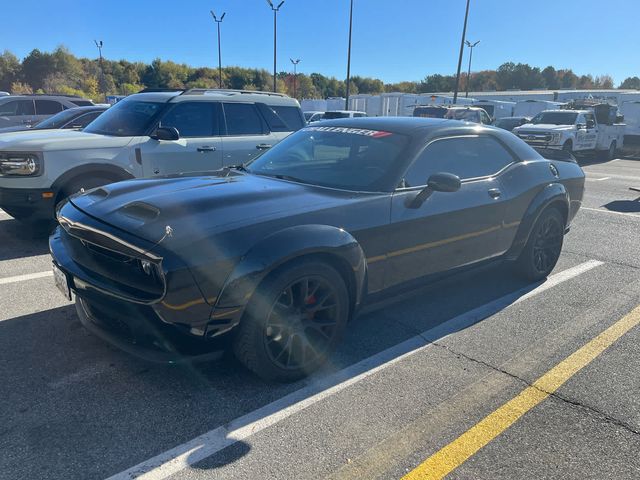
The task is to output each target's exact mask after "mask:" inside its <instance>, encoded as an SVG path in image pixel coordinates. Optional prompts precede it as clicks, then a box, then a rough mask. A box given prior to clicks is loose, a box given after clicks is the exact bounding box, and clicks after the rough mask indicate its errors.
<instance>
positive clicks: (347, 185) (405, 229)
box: [50, 118, 584, 378]
mask: <svg viewBox="0 0 640 480" xmlns="http://www.w3.org/2000/svg"><path fill="white" fill-rule="evenodd" d="M309 145H310V146H311V147H310V150H309V149H307V147H308V146H309ZM305 149H307V150H305ZM305 152H307V153H305ZM308 152H312V153H308ZM341 152H343V153H341ZM343 154H344V155H347V156H345V157H344V158H342V157H340V156H341V155H343ZM308 155H313V161H314V162H315V163H314V164H313V166H309V164H308V163H306V162H309V161H310V160H309V158H311V157H308ZM337 157H340V160H336V158H337ZM314 168H315V170H314ZM443 172H444V173H443ZM305 175H307V177H305ZM316 179H317V180H316ZM427 180H428V181H427ZM583 190H584V174H583V172H582V170H581V168H580V167H579V166H578V165H577V164H576V163H574V162H572V161H549V160H546V159H544V158H543V157H541V156H540V155H539V154H538V153H537V152H535V151H534V150H533V149H532V148H530V147H529V146H528V145H526V144H525V143H524V142H522V141H521V140H520V139H518V138H517V137H515V136H514V135H512V134H510V133H508V132H506V131H504V130H500V129H497V128H493V127H485V126H480V125H477V124H471V123H464V122H459V121H451V120H449V121H447V120H435V119H419V118H418V119H416V118H404V119H402V118H395V119H389V118H387V119H385V118H368V119H350V120H335V121H328V122H320V123H318V124H315V125H314V126H308V127H306V128H303V129H302V130H300V131H299V132H297V133H295V134H293V135H291V136H290V137H288V138H287V139H286V140H284V141H283V142H281V143H280V144H278V145H277V146H275V147H274V148H273V149H271V150H270V151H268V152H267V153H265V154H263V155H262V156H261V157H259V158H258V159H257V160H255V161H254V162H253V163H251V164H249V165H248V171H247V167H245V166H239V167H237V168H226V169H224V170H220V171H217V172H213V173H209V174H206V175H191V174H190V175H189V176H174V177H165V178H161V179H147V180H130V181H125V182H120V183H116V184H112V185H108V186H105V187H100V188H98V189H95V190H93V191H89V192H87V193H84V194H81V195H79V196H75V197H73V198H71V199H70V200H69V202H68V203H66V205H64V206H63V207H62V208H61V209H60V211H59V212H58V220H59V223H60V227H58V229H57V231H56V232H55V233H54V234H53V235H52V236H51V238H50V249H51V252H52V255H53V260H54V265H55V267H56V269H59V270H60V271H62V272H63V273H64V276H65V277H66V279H63V280H62V282H63V283H64V282H66V283H68V285H69V286H70V288H71V289H72V290H73V291H75V293H76V295H77V307H78V312H79V315H80V318H81V320H82V321H83V323H84V324H85V325H86V326H87V327H88V328H90V329H91V330H92V331H94V332H96V333H98V334H99V335H102V336H103V337H105V338H107V339H108V340H110V341H112V342H114V343H116V344H118V345H119V346H120V347H121V348H124V349H127V350H130V351H134V350H135V353H138V354H142V355H144V356H146V357H155V358H161V359H168V360H177V359H180V358H183V357H182V355H183V352H184V351H186V350H189V349H194V348H195V350H196V352H197V353H202V352H204V351H209V350H211V349H212V348H215V349H217V348H219V346H220V345H219V342H218V344H216V345H215V346H213V345H212V344H210V343H211V342H213V344H215V343H216V339H221V340H220V341H221V342H222V343H224V342H226V340H224V339H225V338H226V336H225V335H222V334H226V333H229V332H234V331H236V330H237V329H238V328H240V331H241V332H242V328H241V327H242V325H243V324H244V323H247V322H249V320H247V315H248V313H247V312H249V311H250V310H251V308H250V307H251V305H252V304H255V302H259V301H260V300H262V299H261V298H256V297H260V296H268V295H269V294H268V293H264V291H265V290H264V289H263V290H260V287H261V286H263V285H264V284H265V282H266V283H269V281H271V282H273V278H274V276H275V277H276V278H277V277H278V275H281V272H282V271H283V270H284V271H287V269H289V270H290V269H291V268H290V265H292V264H294V265H295V264H296V262H298V263H297V264H298V265H300V262H301V261H302V265H306V263H304V261H305V260H306V259H308V258H312V259H314V260H315V262H316V266H315V267H314V268H316V270H318V269H320V270H321V267H322V265H327V266H329V267H330V269H331V270H333V271H334V272H337V274H338V275H339V276H340V278H341V280H340V281H339V283H342V282H344V285H345V288H346V292H347V296H348V300H347V302H348V305H347V310H348V311H347V314H348V315H347V316H348V317H352V316H353V315H354V314H355V313H356V312H357V309H358V306H359V305H360V304H361V303H362V302H363V299H364V298H365V297H366V296H367V295H372V294H375V293H377V292H382V291H388V290H389V289H391V288H394V287H397V286H403V285H406V284H408V283H412V282H414V281H417V280H421V279H424V278H425V277H427V278H435V277H439V276H441V275H443V274H447V273H450V272H453V271H458V270H459V269H461V268H467V267H469V266H473V265H477V264H479V263H480V262H486V261H492V260H498V259H500V260H503V259H507V260H514V261H516V260H517V261H518V262H521V263H522V262H523V260H522V258H523V255H524V256H525V257H526V259H525V260H526V262H525V263H526V265H525V267H524V269H525V271H526V272H525V273H527V275H528V276H529V277H530V278H533V279H535V278H541V277H542V276H545V275H546V274H548V272H549V271H550V269H552V268H553V266H554V265H555V261H556V260H557V256H559V254H560V248H561V244H562V243H561V240H562V236H563V235H564V233H565V232H566V231H567V230H568V227H569V224H570V222H571V220H572V219H573V217H574V216H575V214H576V212H577V211H578V209H579V207H580V204H581V201H582V196H583ZM549 212H551V214H552V215H549ZM548 217H553V218H552V219H551V220H554V221H555V224H554V225H552V227H554V228H555V230H554V231H555V233H553V238H551V237H549V238H551V240H550V243H549V245H552V244H553V245H552V247H553V249H554V250H553V252H551V250H550V249H551V248H552V247H551V246H549V249H548V252H551V253H553V255H549V256H548V258H547V257H545V258H547V259H546V260H545V262H546V264H544V265H543V267H544V268H542V267H541V268H540V269H539V271H536V270H535V269H534V270H533V271H532V268H533V267H531V266H530V264H531V262H532V261H534V260H535V259H536V258H537V257H536V255H538V256H540V255H543V254H544V253H545V250H544V248H547V247H545V245H546V244H544V245H543V244H540V245H541V246H540V245H539V246H538V247H539V248H538V247H536V246H535V245H538V244H537V243H536V242H539V240H536V239H537V238H538V234H539V233H540V232H542V231H543V230H544V228H546V227H544V228H543V226H539V224H540V223H541V222H542V223H544V222H543V220H544V221H546V220H548ZM552 223H553V222H552ZM532 232H533V233H532ZM549 235H551V234H549ZM533 237H535V238H533ZM543 240H544V239H543ZM554 242H555V243H554ZM535 248H538V250H535ZM531 249H533V250H531ZM523 252H529V253H526V254H524V253H523ZM531 252H534V253H531ZM535 252H538V253H535ZM541 252H542V253H541ZM529 257H531V259H530V258H529ZM534 257H535V258H534ZM540 258H542V257H540ZM527 262H529V263H527ZM318 263H321V264H322V265H320V266H318V265H317V264H318ZM536 268H537V267H536ZM315 275H316V277H317V278H320V277H322V272H321V271H320V273H317V274H315ZM328 275H329V274H328ZM316 277H314V278H316ZM329 277H330V275H329ZM276 283H277V282H276ZM325 283H331V282H325ZM307 287H308V284H307ZM63 288H65V286H63ZM296 288H302V287H299V286H298V287H296ZM318 288H319V287H318ZM266 291H267V292H268V289H266ZM257 292H262V293H260V294H258V293H257ZM294 293H295V295H296V296H297V295H298V293H297V290H296V292H294V290H293V289H291V293H290V296H291V297H292V300H291V305H294V301H293V296H294ZM283 294H284V293H283ZM338 294H340V292H337V293H336V295H337V296H336V299H338V300H339V295H338ZM305 295H306V294H305ZM311 297H313V295H311V294H310V295H309V298H311ZM279 298H280V297H279ZM302 298H303V299H305V300H304V302H303V303H305V302H307V300H306V298H307V297H306V296H304V295H303V297H302ZM316 300H317V299H315V298H314V301H316ZM338 300H336V302H337V301H338ZM278 301H280V300H278ZM297 301H298V300H297ZM269 302H271V300H269ZM307 303H308V302H307ZM277 305H280V304H279V303H278V304H273V306H271V307H269V305H267V306H265V307H264V309H266V310H268V309H269V308H272V309H275V308H276V306H277ZM305 308H306V307H305V305H298V308H297V310H296V311H297V312H298V313H300V311H301V310H304V309H305ZM255 311H256V310H255V309H254V312H255ZM274 311H275V310H274ZM242 335H244V333H242V334H240V335H238V336H240V337H242ZM242 338H244V337H242ZM134 344H135V347H134ZM185 346H186V347H188V348H186V349H185V348H183V347H185ZM245 347H246V345H245ZM292 348H293V347H292ZM245 353H246V352H245ZM254 360H255V359H254ZM245 363H247V364H248V362H245ZM263 363H264V361H263ZM249 366H250V368H252V369H254V370H255V371H257V372H258V373H259V374H261V375H264V376H266V377H270V378H297V376H299V375H300V374H301V371H296V372H295V373H293V374H292V375H290V376H287V375H278V374H274V373H273V372H268V373H265V372H264V371H260V367H255V365H254V366H251V365H249Z"/></svg>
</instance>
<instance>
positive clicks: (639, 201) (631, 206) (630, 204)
mask: <svg viewBox="0 0 640 480" xmlns="http://www.w3.org/2000/svg"><path fill="white" fill-rule="evenodd" d="M603 208H606V209H607V210H611V211H613V212H621V213H637V212H640V197H638V198H636V199H635V200H614V201H613V202H609V203H607V204H605V205H603Z"/></svg>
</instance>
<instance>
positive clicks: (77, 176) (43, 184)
mask: <svg viewBox="0 0 640 480" xmlns="http://www.w3.org/2000/svg"><path fill="white" fill-rule="evenodd" d="M302 126H304V117H303V116H302V111H301V110H300V106H299V104H298V102H297V101H296V100H295V99H292V98H289V97H287V96H285V95H281V94H274V93H260V92H245V91H231V90H203V89H193V90H187V91H179V92H175V91H172V92H154V93H140V94H136V95H130V96H129V97H127V98H125V99H123V100H121V101H120V102H118V103H117V104H115V105H114V106H113V107H111V108H109V109H108V110H107V111H106V112H105V113H103V114H102V115H100V116H99V117H98V118H97V119H96V120H94V121H93V122H91V123H90V124H89V125H88V126H87V127H86V128H85V129H84V130H83V131H80V132H70V131H62V130H61V131H46V132H44V131H40V132H38V131H33V132H20V133H19V134H18V133H16V134H14V136H12V135H2V136H0V208H2V209H4V210H5V211H6V212H7V213H8V214H9V215H11V216H12V217H14V218H17V219H21V220H28V221H31V222H34V221H35V222H39V221H40V220H43V219H45V220H48V219H53V217H54V209H55V205H57V204H58V203H59V202H61V201H62V200H64V199H65V198H66V197H68V196H69V195H70V194H72V193H75V192H78V191H79V190H81V189H83V188H84V189H89V188H93V187H97V186H100V185H105V184H107V183H112V182H116V181H119V180H124V179H128V178H136V177H156V176H162V175H167V174H177V173H186V172H194V171H208V170H216V169H219V168H222V167H223V166H224V165H231V164H241V163H245V162H248V161H250V160H251V159H252V158H254V157H255V156H257V155H258V154H259V153H261V152H263V151H264V150H266V149H269V148H271V146H272V145H275V144H276V143H278V142H279V141H280V140H282V139H283V138H285V137H286V136H287V135H289V134H290V133H291V132H293V131H295V130H297V129H299V128H301V127H302Z"/></svg>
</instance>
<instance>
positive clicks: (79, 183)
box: [56, 176, 118, 206]
mask: <svg viewBox="0 0 640 480" xmlns="http://www.w3.org/2000/svg"><path fill="white" fill-rule="evenodd" d="M117 181H118V180H114V179H113V178H107V177H88V176H87V177H80V178H74V179H73V180H71V181H70V182H69V183H67V184H66V185H65V186H64V187H62V188H61V189H60V191H59V192H58V196H57V197H56V206H57V205H59V204H60V203H61V202H63V201H64V200H66V199H67V198H68V197H70V196H71V195H73V194H75V193H78V192H79V191H80V190H82V189H85V190H91V189H92V188H96V187H101V186H102V185H107V184H109V183H113V182H117Z"/></svg>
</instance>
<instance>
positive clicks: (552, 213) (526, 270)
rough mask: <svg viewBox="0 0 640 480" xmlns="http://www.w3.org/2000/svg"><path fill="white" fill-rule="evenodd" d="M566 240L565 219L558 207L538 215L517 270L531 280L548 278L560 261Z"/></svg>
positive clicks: (519, 259)
mask: <svg viewBox="0 0 640 480" xmlns="http://www.w3.org/2000/svg"><path fill="white" fill-rule="evenodd" d="M563 240H564V219H563V217H562V214H561V213H560V212H559V211H558V209H556V208H548V209H547V210H545V211H543V212H542V214H540V217H538V220H537V221H536V223H535V225H534V226H533V229H532V230H531V234H530V235H529V239H528V240H527V244H526V245H525V247H524V249H523V250H522V253H521V254H520V256H519V257H518V260H517V261H516V271H517V273H518V274H520V275H521V276H522V277H524V278H526V279H527V280H531V281H538V280H542V279H543V278H546V277H547V276H548V275H549V274H550V273H551V271H552V270H553V268H554V267H555V266H556V263H557V262H558V258H560V252H561V251H562V242H563Z"/></svg>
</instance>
